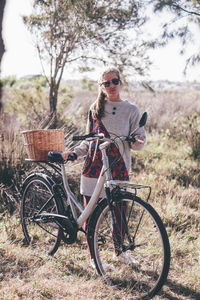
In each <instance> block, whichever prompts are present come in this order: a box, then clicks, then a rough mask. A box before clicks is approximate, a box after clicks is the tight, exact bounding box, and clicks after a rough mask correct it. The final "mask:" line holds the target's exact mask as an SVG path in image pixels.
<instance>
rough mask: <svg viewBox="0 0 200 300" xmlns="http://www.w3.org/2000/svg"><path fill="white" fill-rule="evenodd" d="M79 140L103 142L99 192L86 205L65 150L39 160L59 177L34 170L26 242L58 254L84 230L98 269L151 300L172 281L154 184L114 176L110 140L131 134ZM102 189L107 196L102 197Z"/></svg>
mask: <svg viewBox="0 0 200 300" xmlns="http://www.w3.org/2000/svg"><path fill="white" fill-rule="evenodd" d="M146 117H147V116H146V114H145V113H144V114H143V116H142V118H141V120H140V123H139V126H140V127H141V126H144V125H145V123H146ZM132 137H133V135H131V139H132ZM73 139H74V140H83V139H85V140H87V141H91V140H97V141H101V143H100V145H99V147H100V149H101V151H102V160H103V167H102V170H101V174H100V176H99V179H98V182H97V185H96V188H95V190H94V193H93V195H92V197H91V199H90V201H89V203H88V205H87V207H86V208H83V207H82V205H81V204H80V202H79V201H78V200H77V199H76V197H75V196H74V194H73V192H72V191H71V189H70V186H69V183H68V178H67V172H66V171H65V165H64V163H65V162H64V161H63V159H62V155H61V153H58V152H50V153H49V160H50V162H47V161H45V162H36V163H37V164H39V165H42V164H43V163H45V164H47V165H48V167H52V168H53V170H54V171H55V172H56V173H57V174H58V179H57V178H56V177H54V176H52V172H50V171H49V170H48V169H46V167H44V166H43V169H45V170H47V174H45V173H41V172H39V173H38V172H34V173H32V174H30V175H29V176H28V177H27V178H26V179H25V182H24V184H23V197H22V204H21V222H22V228H23V232H24V236H25V239H26V242H27V244H31V245H33V246H34V247H36V246H37V245H38V246H39V247H41V243H42V244H45V247H46V248H47V251H48V253H49V254H50V255H53V254H54V253H55V252H56V251H57V250H58V247H59V245H60V243H61V241H63V242H64V243H66V244H72V243H74V242H75V241H76V237H77V233H78V232H79V231H82V232H84V233H85V234H86V235H87V239H88V240H89V241H90V243H91V247H92V249H91V251H92V255H93V257H94V263H95V266H96V269H97V272H98V273H99V274H100V275H101V276H102V277H103V279H104V281H105V282H106V283H108V284H111V285H117V286H118V287H120V288H128V289H129V291H130V290H131V292H132V294H133V299H150V298H152V297H153V296H154V295H155V294H157V293H158V291H160V289H161V288H162V286H163V285H164V283H165V281H166V279H167V276H168V272H169V267H170V244H169V239H168V235H167V232H166V229H165V227H164V225H163V222H162V220H161V218H160V217H159V215H158V213H157V212H156V211H155V209H154V208H153V207H152V206H151V205H150V204H149V203H148V200H149V198H150V194H151V187H150V186H146V185H139V184H134V183H129V182H123V181H114V180H113V179H112V176H111V171H110V166H109V161H108V157H107V155H106V149H107V147H109V145H110V143H115V142H116V141H117V140H119V139H120V140H121V141H122V140H129V141H130V137H128V138H127V137H116V138H114V139H112V138H110V139H108V138H105V137H104V136H103V135H102V134H93V133H90V134H88V135H85V136H75V137H74V138H73ZM68 160H74V157H73V156H71V157H69V159H68ZM102 188H105V192H106V198H104V199H101V200H99V195H100V193H101V190H102ZM141 189H146V191H147V192H148V194H147V197H146V200H143V199H141V198H140V197H139V196H138V195H137V194H138V191H139V190H141ZM87 219H88V223H87V224H88V226H87V228H86V230H84V229H83V224H84V222H85V221H86V220H87ZM121 253H126V254H128V253H129V255H131V256H132V257H133V258H134V261H135V263H134V264H132V263H131V264H130V263H125V262H124V261H122V260H119V259H118V258H119V257H120V254H121Z"/></svg>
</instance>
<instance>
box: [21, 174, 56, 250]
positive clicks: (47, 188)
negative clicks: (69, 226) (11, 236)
mask: <svg viewBox="0 0 200 300" xmlns="http://www.w3.org/2000/svg"><path fill="white" fill-rule="evenodd" d="M60 211H61V208H60V206H59V203H58V201H57V199H56V197H55V194H54V193H53V191H52V182H51V181H50V179H49V180H47V179H46V178H45V176H43V175H40V174H33V175H31V176H29V177H28V178H27V179H26V180H25V182H24V184H23V189H22V203H21V223H22V230H23V233H24V236H25V241H26V243H27V245H32V247H34V248H37V249H39V250H40V251H41V249H42V248H43V247H45V250H47V252H48V254H49V255H53V254H54V253H55V252H56V251H57V249H58V247H59V245H60V241H61V236H62V232H61V229H60V227H59V226H58V225H56V224H55V223H54V222H45V221H43V220H42V219H41V220H37V221H34V217H35V216H36V215H37V213H38V212H40V214H41V213H60Z"/></svg>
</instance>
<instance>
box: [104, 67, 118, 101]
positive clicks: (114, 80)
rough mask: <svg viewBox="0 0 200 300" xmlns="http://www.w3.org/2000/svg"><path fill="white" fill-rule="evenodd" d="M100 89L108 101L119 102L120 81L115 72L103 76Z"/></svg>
mask: <svg viewBox="0 0 200 300" xmlns="http://www.w3.org/2000/svg"><path fill="white" fill-rule="evenodd" d="M100 87H101V90H102V92H103V93H105V94H106V96H107V98H108V100H111V101H120V96H119V93H120V89H121V81H120V79H119V78H118V76H117V75H116V73H115V72H110V73H107V74H105V75H104V76H103V78H102V82H101V83H100Z"/></svg>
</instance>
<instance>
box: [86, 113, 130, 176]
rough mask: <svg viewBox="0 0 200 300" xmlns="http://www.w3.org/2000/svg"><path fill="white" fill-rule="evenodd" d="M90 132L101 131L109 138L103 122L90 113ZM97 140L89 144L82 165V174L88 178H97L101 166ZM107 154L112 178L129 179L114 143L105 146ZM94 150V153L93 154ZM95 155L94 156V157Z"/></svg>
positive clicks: (100, 154)
mask: <svg viewBox="0 0 200 300" xmlns="http://www.w3.org/2000/svg"><path fill="white" fill-rule="evenodd" d="M90 132H96V133H97V132H98V133H103V134H104V135H105V137H107V138H109V137H110V135H109V133H108V131H107V130H106V128H105V127H104V125H103V123H102V122H101V121H100V120H94V119H92V117H91V114H90ZM96 143H98V142H97V141H93V142H92V143H91V145H90V150H89V152H88V154H87V157H86V160H85V164H84V166H83V171H82V174H83V175H84V176H86V177H90V178H98V177H99V175H100V172H101V168H102V165H103V164H102V153H101V150H100V149H99V144H100V143H98V145H96ZM106 151H107V155H108V159H109V165H110V166H111V172H112V177H113V179H114V180H129V176H128V170H127V168H126V165H125V162H124V160H123V158H122V156H121V154H120V152H119V150H118V148H117V146H116V145H115V144H113V143H112V144H110V146H109V147H108V148H107V150H106ZM95 152H96V154H95ZM94 155H95V157H94Z"/></svg>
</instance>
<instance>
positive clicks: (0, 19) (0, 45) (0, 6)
mask: <svg viewBox="0 0 200 300" xmlns="http://www.w3.org/2000/svg"><path fill="white" fill-rule="evenodd" d="M5 4H6V0H1V1H0V66H1V60H2V57H3V54H4V52H5V47H4V42H3V38H2V23H3V14H4V8H5ZM0 72H1V69H0ZM1 90H2V84H1V82H0V111H1V107H2V104H1Z"/></svg>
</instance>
